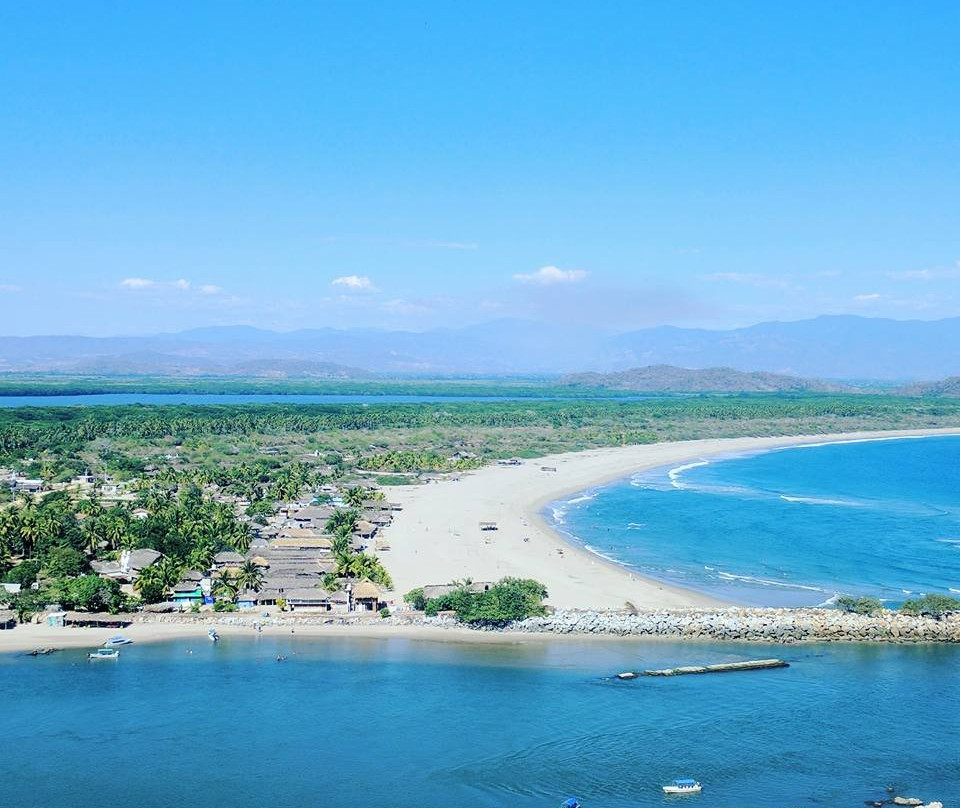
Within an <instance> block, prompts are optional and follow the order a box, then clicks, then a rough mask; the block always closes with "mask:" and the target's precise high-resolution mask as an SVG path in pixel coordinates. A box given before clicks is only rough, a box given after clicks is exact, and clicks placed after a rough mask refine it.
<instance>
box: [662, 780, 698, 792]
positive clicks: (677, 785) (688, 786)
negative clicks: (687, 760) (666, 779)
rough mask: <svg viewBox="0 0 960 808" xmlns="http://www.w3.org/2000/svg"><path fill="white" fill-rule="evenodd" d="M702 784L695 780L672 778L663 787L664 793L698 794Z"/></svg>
mask: <svg viewBox="0 0 960 808" xmlns="http://www.w3.org/2000/svg"><path fill="white" fill-rule="evenodd" d="M701 791H703V786H701V785H700V783H698V782H697V781H696V780H689V779H686V780H674V781H673V783H672V784H670V785H669V786H664V787H663V793H664V794H699V793H700V792H701Z"/></svg>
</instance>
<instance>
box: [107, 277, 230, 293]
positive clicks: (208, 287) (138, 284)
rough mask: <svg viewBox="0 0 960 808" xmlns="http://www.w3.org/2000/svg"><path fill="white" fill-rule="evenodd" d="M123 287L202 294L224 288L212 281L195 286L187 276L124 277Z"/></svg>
mask: <svg viewBox="0 0 960 808" xmlns="http://www.w3.org/2000/svg"><path fill="white" fill-rule="evenodd" d="M120 288H121V289H131V290H136V291H142V290H151V291H154V292H159V293H162V292H174V293H180V292H191V293H194V294H201V295H219V294H221V293H222V292H223V288H222V287H220V286H216V285H214V284H212V283H203V284H200V285H199V286H194V285H193V284H192V283H191V282H190V281H188V280H187V279H186V278H178V279H177V280H175V281H157V280H153V279H152V278H124V279H123V280H122V281H120Z"/></svg>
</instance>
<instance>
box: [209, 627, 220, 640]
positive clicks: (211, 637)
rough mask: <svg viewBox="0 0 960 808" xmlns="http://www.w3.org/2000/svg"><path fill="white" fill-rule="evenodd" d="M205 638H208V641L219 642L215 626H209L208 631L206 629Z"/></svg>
mask: <svg viewBox="0 0 960 808" xmlns="http://www.w3.org/2000/svg"><path fill="white" fill-rule="evenodd" d="M207 639H208V640H210V642H219V641H220V635H219V634H217V630H216V629H215V628H211V629H210V630H209V631H207Z"/></svg>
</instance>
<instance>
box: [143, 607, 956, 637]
mask: <svg viewBox="0 0 960 808" xmlns="http://www.w3.org/2000/svg"><path fill="white" fill-rule="evenodd" d="M128 617H129V618H130V619H131V621H132V622H138V623H139V622H145V623H192V624H196V625H207V626H208V625H210V624H211V623H213V624H220V625H234V626H253V625H255V624H260V625H262V626H284V627H287V626H289V627H291V628H294V627H296V626H298V625H302V626H306V625H353V626H359V625H370V626H377V625H379V626H390V625H400V626H403V625H411V626H435V627H438V628H453V627H463V626H462V624H460V623H457V621H456V620H455V619H454V618H453V617H450V616H440V617H425V616H424V615H423V613H422V612H395V613H394V614H393V616H391V617H388V618H386V619H381V618H380V617H377V616H373V615H369V616H365V617H359V616H352V615H350V616H347V615H331V614H323V613H321V614H317V613H313V614H310V613H307V612H304V613H297V614H283V615H274V616H270V617H266V618H265V617H262V616H256V615H254V614H250V613H248V614H244V613H239V614H238V613H233V614H229V613H226V614H219V615H215V614H204V615H190V614H146V613H142V614H136V615H128ZM486 630H487V631H497V632H503V633H505V634H510V633H524V634H533V633H536V634H570V635H578V634H579V635H606V636H614V637H664V638H669V639H690V640H738V641H751V642H769V643H781V644H790V643H797V642H885V643H920V642H940V643H960V613H953V614H950V615H947V616H945V617H943V618H942V619H940V620H935V619H933V618H930V617H914V616H911V615H906V614H901V613H899V612H894V611H883V612H880V613H878V614H876V615H859V614H852V613H848V612H842V611H839V610H837V609H751V608H739V607H735V608H727V609H661V610H651V611H630V612H626V611H572V610H570V611H568V610H563V611H559V610H558V611H555V612H552V613H550V614H547V615H544V616H543V617H531V618H529V619H527V620H522V621H519V622H515V623H511V624H510V625H508V626H506V627H503V628H488V629H486Z"/></svg>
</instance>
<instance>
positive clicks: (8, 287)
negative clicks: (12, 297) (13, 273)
mask: <svg viewBox="0 0 960 808" xmlns="http://www.w3.org/2000/svg"><path fill="white" fill-rule="evenodd" d="M22 291H23V287H22V286H15V285H13V284H10V283H0V292H22Z"/></svg>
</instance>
